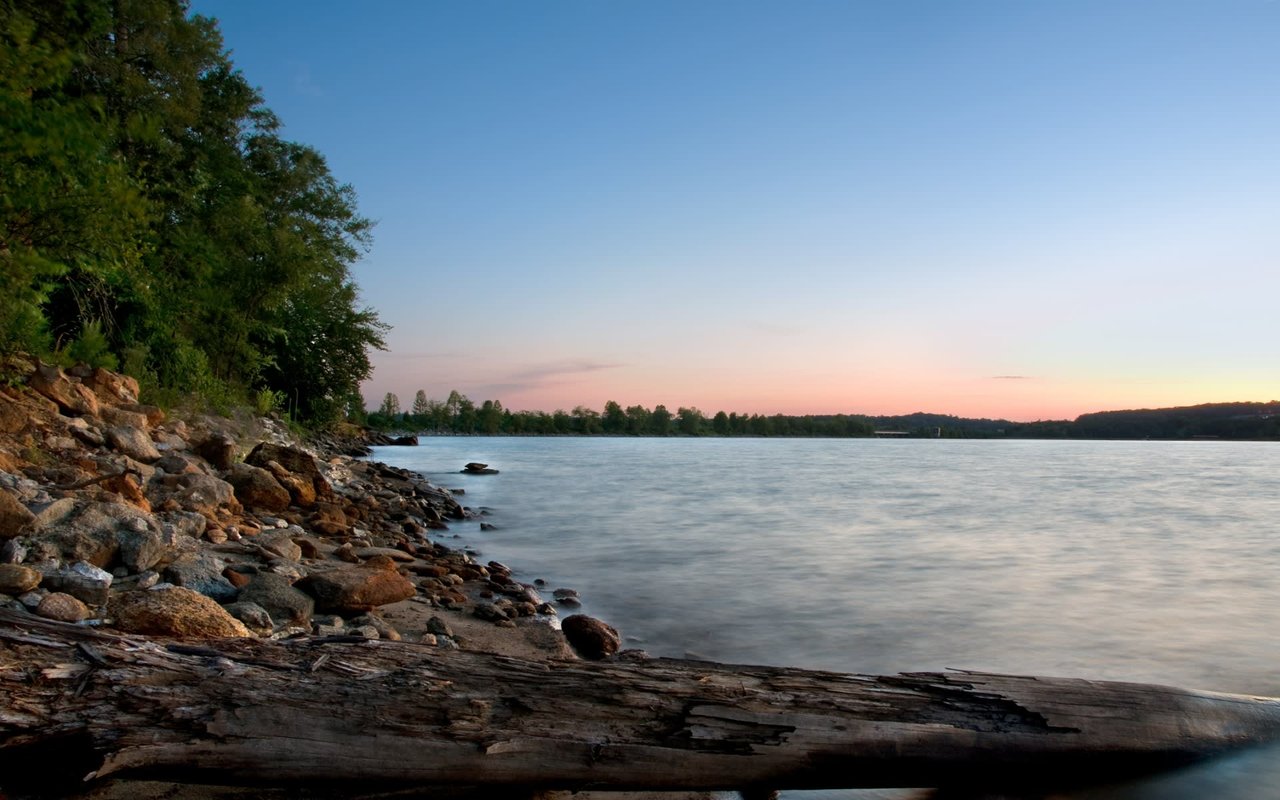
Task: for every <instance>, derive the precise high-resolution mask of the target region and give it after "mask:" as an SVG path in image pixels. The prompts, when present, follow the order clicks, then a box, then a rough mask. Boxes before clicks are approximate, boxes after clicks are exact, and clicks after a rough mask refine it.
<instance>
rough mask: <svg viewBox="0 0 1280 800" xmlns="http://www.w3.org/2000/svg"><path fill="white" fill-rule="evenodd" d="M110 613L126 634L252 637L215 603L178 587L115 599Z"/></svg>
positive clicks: (122, 595)
mask: <svg viewBox="0 0 1280 800" xmlns="http://www.w3.org/2000/svg"><path fill="white" fill-rule="evenodd" d="M108 609H109V613H110V615H111V617H112V618H113V619H114V620H115V623H116V627H117V628H119V629H121V630H123V631H125V632H126V633H140V634H147V635H150V636H174V637H177V638H180V639H211V638H229V637H246V636H252V635H253V634H251V633H250V632H249V629H248V628H246V627H245V626H244V623H242V622H240V621H239V620H238V619H236V618H235V617H233V616H231V615H230V614H228V613H227V611H226V610H225V609H224V608H223V607H222V606H220V605H218V604H217V603H215V602H214V601H213V600H210V599H209V598H208V597H205V596H204V595H202V594H200V593H199V592H193V591H191V590H190V589H184V588H182V587H178V586H174V587H170V588H167V589H152V590H145V591H137V592H125V593H123V594H120V595H117V596H116V597H115V598H113V599H112V601H111V604H110V606H109V607H108Z"/></svg>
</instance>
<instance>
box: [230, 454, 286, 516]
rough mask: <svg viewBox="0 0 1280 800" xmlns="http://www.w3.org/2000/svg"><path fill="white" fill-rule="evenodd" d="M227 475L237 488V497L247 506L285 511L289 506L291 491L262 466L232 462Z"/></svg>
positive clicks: (264, 509)
mask: <svg viewBox="0 0 1280 800" xmlns="http://www.w3.org/2000/svg"><path fill="white" fill-rule="evenodd" d="M226 477H227V482H228V483H230V484H231V485H232V487H234V488H235V493H236V499H237V500H239V501H240V502H241V503H242V504H244V506H245V507H246V508H256V509H260V510H263V511H284V510H285V509H286V508H288V507H289V492H288V491H286V490H285V488H284V487H283V486H281V485H280V483H279V482H278V481H277V480H276V479H275V478H274V477H273V476H272V475H271V473H270V472H268V471H266V470H265V469H263V468H262V467H255V466H253V465H252V464H232V465H231V469H229V470H227V474H226Z"/></svg>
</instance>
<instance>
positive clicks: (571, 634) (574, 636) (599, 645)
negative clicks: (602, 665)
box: [560, 614, 622, 661]
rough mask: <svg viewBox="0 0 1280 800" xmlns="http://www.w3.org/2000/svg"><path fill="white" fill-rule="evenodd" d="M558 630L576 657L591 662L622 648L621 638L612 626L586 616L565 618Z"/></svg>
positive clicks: (579, 615) (577, 615) (578, 615)
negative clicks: (574, 651) (562, 633)
mask: <svg viewBox="0 0 1280 800" xmlns="http://www.w3.org/2000/svg"><path fill="white" fill-rule="evenodd" d="M560 630H562V631H563V632H564V636H565V638H566V639H568V640H569V644H570V645H571V646H572V647H573V649H574V650H576V651H577V652H578V655H580V656H582V657H583V658H586V659H590V660H592V661H598V660H600V659H602V658H608V657H609V656H611V655H613V654H614V653H616V652H618V648H619V647H621V646H622V638H621V637H619V636H618V631H617V630H615V629H614V628H613V626H611V625H608V624H606V623H604V622H601V621H600V620H598V619H596V618H595V617H588V616H587V615H586V614H574V615H573V616H571V617H565V618H564V621H563V622H561V623H560Z"/></svg>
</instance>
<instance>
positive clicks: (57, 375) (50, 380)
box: [27, 362, 99, 417]
mask: <svg viewBox="0 0 1280 800" xmlns="http://www.w3.org/2000/svg"><path fill="white" fill-rule="evenodd" d="M27 383H28V385H30V386H31V388H32V389H34V390H36V391H37V392H39V393H40V394H42V395H44V396H45V397H47V398H49V399H50V400H52V401H53V402H55V403H57V404H58V408H59V409H61V410H62V411H63V413H66V414H71V415H75V416H90V417H95V416H97V415H98V408H99V406H98V397H97V395H95V394H94V393H93V392H91V391H90V390H89V389H88V388H87V387H85V385H84V384H82V383H80V382H79V381H73V380H71V379H70V378H68V377H67V376H66V375H65V374H63V372H62V370H61V369H59V368H58V367H56V366H54V365H52V364H45V363H43V362H36V368H35V371H34V372H32V373H31V376H30V377H29V378H28V379H27Z"/></svg>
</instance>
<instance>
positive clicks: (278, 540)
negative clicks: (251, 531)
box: [254, 530, 302, 561]
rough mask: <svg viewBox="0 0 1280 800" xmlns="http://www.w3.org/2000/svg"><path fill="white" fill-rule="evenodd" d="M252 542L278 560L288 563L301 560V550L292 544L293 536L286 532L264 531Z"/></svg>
mask: <svg viewBox="0 0 1280 800" xmlns="http://www.w3.org/2000/svg"><path fill="white" fill-rule="evenodd" d="M254 541H255V542H257V544H258V546H259V547H261V548H262V549H263V550H266V551H267V552H268V553H271V554H273V555H277V556H279V557H280V558H283V559H286V560H288V561H301V560H302V548H301V547H299V546H298V545H297V544H295V543H294V541H293V536H292V534H290V533H289V532H288V531H279V530H277V531H272V532H270V533H268V532H265V531H264V532H263V533H261V534H259V535H258V538H257V539H255V540H254Z"/></svg>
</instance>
